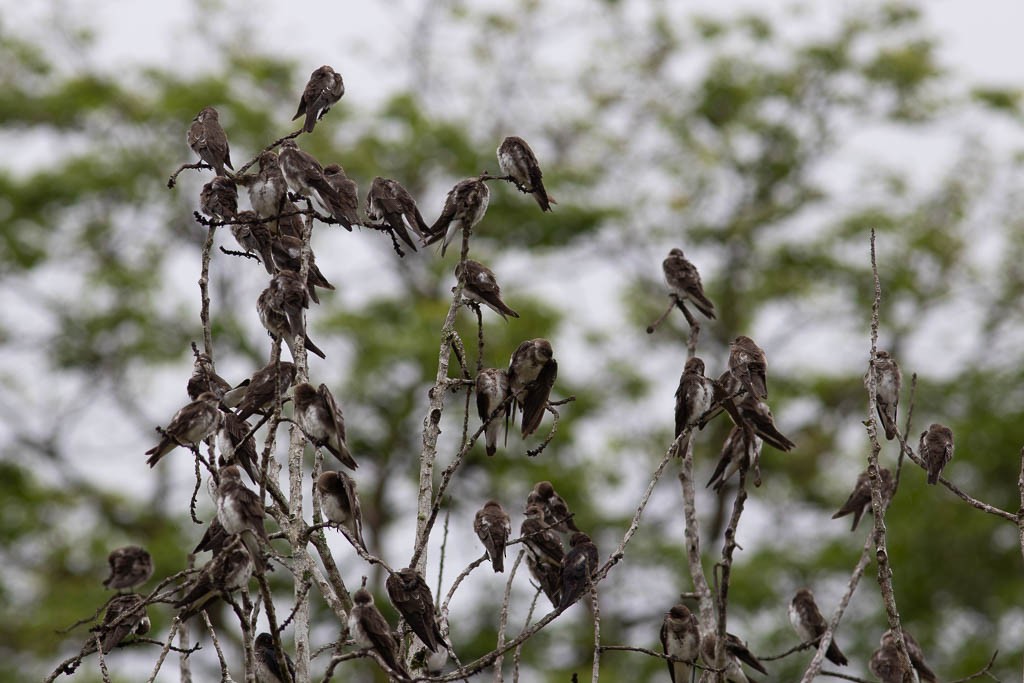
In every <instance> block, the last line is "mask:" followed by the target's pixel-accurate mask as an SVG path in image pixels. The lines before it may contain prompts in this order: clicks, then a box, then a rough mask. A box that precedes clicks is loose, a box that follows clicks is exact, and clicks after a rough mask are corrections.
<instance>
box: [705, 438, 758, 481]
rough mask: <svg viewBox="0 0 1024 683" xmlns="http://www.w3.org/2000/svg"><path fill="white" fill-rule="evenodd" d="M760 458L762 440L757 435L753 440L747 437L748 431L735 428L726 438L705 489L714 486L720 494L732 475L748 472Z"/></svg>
mask: <svg viewBox="0 0 1024 683" xmlns="http://www.w3.org/2000/svg"><path fill="white" fill-rule="evenodd" d="M760 457H761V439H760V438H759V437H758V436H756V435H754V437H753V438H752V439H751V438H749V437H748V435H747V430H745V429H743V428H742V427H737V426H733V428H732V429H731V430H730V431H729V435H728V436H727V437H725V442H724V443H723V444H722V451H721V453H720V454H719V456H718V464H717V465H716V466H715V471H714V472H713V473H712V474H711V479H709V480H708V483H707V484H706V485H705V488H707V487H708V486H711V485H714V487H715V492H716V493H718V492H720V491H721V490H722V487H724V486H725V482H727V481H729V479H730V478H732V475H734V474H736V472H738V471H740V470H742V471H744V472H746V471H747V469H748V468H749V467H750V465H751V464H753V463H754V462H756V461H757V460H758V459H759V458H760Z"/></svg>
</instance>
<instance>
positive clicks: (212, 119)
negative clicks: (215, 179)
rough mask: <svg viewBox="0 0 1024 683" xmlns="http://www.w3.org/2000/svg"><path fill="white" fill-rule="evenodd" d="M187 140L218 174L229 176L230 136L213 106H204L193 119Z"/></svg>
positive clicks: (232, 168)
mask: <svg viewBox="0 0 1024 683" xmlns="http://www.w3.org/2000/svg"><path fill="white" fill-rule="evenodd" d="M185 141H186V142H188V146H189V147H191V148H192V151H193V152H195V153H196V154H198V155H199V158H200V159H202V160H203V161H205V162H206V163H208V164H209V165H210V166H212V167H213V169H214V170H215V171H217V175H220V176H227V172H226V171H225V170H224V167H225V166H227V167H228V168H230V169H231V170H234V169H235V167H234V166H232V165H231V150H230V149H228V136H227V134H226V133H225V132H224V129H223V128H221V126H220V116H219V114H218V113H217V110H216V109H214V108H213V107H204V108H203V109H202V110H201V111H200V112H199V113H198V114H196V117H195V118H194V119H192V125H191V126H189V127H188V133H186V135H185Z"/></svg>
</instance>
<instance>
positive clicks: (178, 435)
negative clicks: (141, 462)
mask: <svg viewBox="0 0 1024 683" xmlns="http://www.w3.org/2000/svg"><path fill="white" fill-rule="evenodd" d="M219 403H220V397H219V396H217V395H216V394H214V393H212V392H209V391H207V392H204V393H202V394H200V395H199V396H198V397H197V398H196V400H194V401H192V402H191V403H189V404H188V405H186V406H185V407H184V408H182V409H181V410H179V411H178V412H176V413H175V414H174V417H172V418H171V422H170V424H168V425H167V428H166V429H164V430H163V432H162V436H161V438H160V443H158V444H157V445H156V446H153V447H152V448H150V449H149V450H148V451H146V455H148V456H149V459H148V460H146V463H147V464H148V465H149V466H150V467H153V466H154V465H156V464H157V463H158V462H160V459H161V458H162V457H164V456H165V455H167V454H168V453H170V452H171V451H173V450H174V449H175V448H176V447H178V446H187V445H189V444H192V445H195V444H198V443H199V442H200V441H202V440H203V439H205V438H207V437H209V436H211V435H213V433H214V432H215V431H217V426H218V425H219V424H220V420H221V412H220V410H219V409H218V404H219Z"/></svg>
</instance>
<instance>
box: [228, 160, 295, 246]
mask: <svg viewBox="0 0 1024 683" xmlns="http://www.w3.org/2000/svg"><path fill="white" fill-rule="evenodd" d="M256 160H257V161H258V162H259V164H260V170H259V172H258V173H257V174H256V175H255V176H245V177H244V178H243V177H239V178H236V181H237V182H239V183H242V184H243V185H246V189H247V190H248V192H249V203H250V204H252V209H253V211H255V212H256V213H257V214H258V215H259V217H260V218H271V217H272V216H277V215H279V214H280V213H283V211H282V207H283V205H284V203H285V202H286V201H287V199H286V198H285V195H286V194H287V193H288V181H287V180H285V179H284V173H282V172H281V164H280V162H279V160H278V158H277V153H276V152H273V151H271V150H267V151H265V152H260V155H259V156H258V157H256ZM267 225H268V226H269V229H270V231H271V232H276V231H277V230H276V228H277V222H276V221H273V222H270V223H267Z"/></svg>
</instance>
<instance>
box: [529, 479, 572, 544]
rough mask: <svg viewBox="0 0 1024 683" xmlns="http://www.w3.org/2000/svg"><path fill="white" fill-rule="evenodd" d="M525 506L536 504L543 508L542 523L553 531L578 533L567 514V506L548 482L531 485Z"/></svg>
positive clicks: (569, 515) (570, 516)
mask: <svg viewBox="0 0 1024 683" xmlns="http://www.w3.org/2000/svg"><path fill="white" fill-rule="evenodd" d="M527 504H528V505H530V504H537V505H540V506H541V507H543V508H544V523H545V524H548V525H550V526H551V528H552V529H554V530H555V531H561V532H562V533H563V534H567V533H570V532H573V531H579V528H578V527H577V526H576V522H574V521H573V518H572V514H571V513H570V512H569V504H568V503H566V502H565V498H562V497H561V496H560V495H558V493H557V492H556V491H555V487H554V486H553V485H552V484H551V482H550V481H539V482H537V483H536V484H534V485H533V490H532V491H531V492H530V496H529V498H528V501H527Z"/></svg>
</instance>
